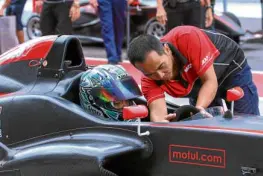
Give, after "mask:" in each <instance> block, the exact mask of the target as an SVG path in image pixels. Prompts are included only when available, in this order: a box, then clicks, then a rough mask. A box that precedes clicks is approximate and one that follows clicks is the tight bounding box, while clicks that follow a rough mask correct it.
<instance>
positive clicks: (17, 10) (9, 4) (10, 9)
mask: <svg viewBox="0 0 263 176" xmlns="http://www.w3.org/2000/svg"><path fill="white" fill-rule="evenodd" d="M25 4H26V0H5V2H4V4H3V5H2V7H1V8H0V16H3V14H4V10H5V9H6V15H7V16H11V15H13V16H15V17H16V35H17V39H18V42H19V43H24V42H25V37H24V31H23V24H22V14H23V10H24V6H25Z"/></svg>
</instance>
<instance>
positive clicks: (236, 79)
mask: <svg viewBox="0 0 263 176" xmlns="http://www.w3.org/2000/svg"><path fill="white" fill-rule="evenodd" d="M236 86H239V87H241V88H242V89H243V91H244V97H243V98H241V99H240V100H237V101H235V103H234V112H236V113H244V114H255V115H259V114H260V113H259V98H258V92H257V87H256V85H255V84H254V82H253V80H252V73H251V68H250V66H249V65H248V64H247V63H245V65H244V67H243V69H242V70H241V71H239V72H237V73H235V74H233V75H231V76H230V77H228V78H227V79H226V80H225V81H224V82H223V84H222V85H221V86H220V87H219V88H218V93H217V96H216V98H215V99H214V101H213V102H212V103H211V104H210V107H213V106H222V100H221V98H225V91H226V90H227V89H228V88H233V87H236ZM195 103H196V99H193V98H190V104H192V105H195ZM227 106H228V108H229V109H230V103H229V102H228V103H227Z"/></svg>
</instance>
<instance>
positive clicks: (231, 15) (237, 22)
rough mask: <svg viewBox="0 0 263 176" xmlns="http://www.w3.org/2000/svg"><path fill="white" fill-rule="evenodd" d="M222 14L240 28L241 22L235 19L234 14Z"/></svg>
mask: <svg viewBox="0 0 263 176" xmlns="http://www.w3.org/2000/svg"><path fill="white" fill-rule="evenodd" d="M224 14H225V15H226V16H228V17H229V18H230V19H231V20H233V21H234V22H235V23H236V24H237V25H238V26H240V27H241V22H240V20H239V19H238V18H237V16H236V15H234V14H233V13H231V12H224Z"/></svg>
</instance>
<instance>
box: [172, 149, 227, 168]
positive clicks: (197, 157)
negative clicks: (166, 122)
mask: <svg viewBox="0 0 263 176" xmlns="http://www.w3.org/2000/svg"><path fill="white" fill-rule="evenodd" d="M169 162H171V163H182V164H190V165H199V166H206V167H217V168H226V152H225V150H223V149H214V148H203V147H195V146H183V145H174V144H171V145H169Z"/></svg>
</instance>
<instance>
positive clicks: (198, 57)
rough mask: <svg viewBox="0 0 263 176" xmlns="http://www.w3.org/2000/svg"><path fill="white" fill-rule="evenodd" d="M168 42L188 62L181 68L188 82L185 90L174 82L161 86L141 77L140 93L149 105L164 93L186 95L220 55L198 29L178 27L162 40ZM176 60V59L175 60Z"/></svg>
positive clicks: (178, 95) (175, 95)
mask: <svg viewBox="0 0 263 176" xmlns="http://www.w3.org/2000/svg"><path fill="white" fill-rule="evenodd" d="M161 41H162V42H169V43H171V44H173V45H174V47H176V48H177V49H178V50H179V52H180V53H181V54H182V55H183V56H184V57H185V58H186V59H187V60H188V63H187V64H186V65H184V67H183V73H182V77H183V78H184V79H185V80H186V81H187V82H188V87H187V88H185V87H184V86H183V85H182V84H181V83H180V82H177V81H175V80H171V81H166V82H164V83H163V84H162V85H161V86H159V85H157V84H156V82H155V81H154V80H152V79H150V78H148V77H145V76H143V77H142V81H141V84H142V92H143V95H144V96H145V98H146V99H147V101H148V104H150V103H151V102H152V101H154V100H156V99H159V98H163V97H164V92H166V93H168V94H169V95H171V96H173V97H183V96H186V95H188V94H189V93H190V92H191V90H192V88H193V85H194V82H195V81H196V80H197V78H198V77H200V76H202V75H203V74H204V73H205V71H206V70H207V69H208V68H209V67H210V66H211V65H212V64H213V61H214V59H215V58H216V57H217V56H218V55H219V54H220V53H219V51H218V50H217V48H216V47H215V46H214V44H213V43H212V41H211V40H210V39H209V38H208V36H207V35H206V34H205V33H204V32H203V31H202V30H200V29H198V28H196V27H192V26H179V27H176V28H174V29H173V30H171V31H170V32H169V33H168V34H166V35H165V36H164V37H163V38H162V39H161ZM175 59H176V58H175Z"/></svg>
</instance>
